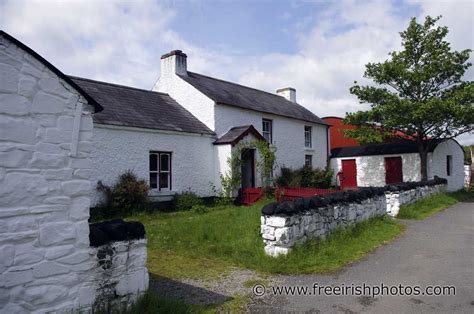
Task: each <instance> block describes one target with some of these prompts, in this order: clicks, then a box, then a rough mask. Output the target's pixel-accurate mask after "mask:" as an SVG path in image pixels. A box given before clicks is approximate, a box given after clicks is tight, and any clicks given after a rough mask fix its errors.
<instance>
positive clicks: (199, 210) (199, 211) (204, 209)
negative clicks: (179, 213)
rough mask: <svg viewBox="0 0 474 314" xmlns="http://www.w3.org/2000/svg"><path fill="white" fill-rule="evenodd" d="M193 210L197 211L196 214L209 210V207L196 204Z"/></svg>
mask: <svg viewBox="0 0 474 314" xmlns="http://www.w3.org/2000/svg"><path fill="white" fill-rule="evenodd" d="M191 211H192V212H194V213H196V214H205V213H207V212H208V211H209V208H208V207H206V206H204V205H194V206H193V207H192V208H191Z"/></svg>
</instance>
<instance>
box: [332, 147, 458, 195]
mask: <svg viewBox="0 0 474 314" xmlns="http://www.w3.org/2000/svg"><path fill="white" fill-rule="evenodd" d="M330 163H331V167H332V169H333V170H334V172H335V173H337V172H339V171H341V172H342V174H343V177H344V183H343V184H344V187H347V188H355V187H368V186H384V185H386V184H392V183H399V182H409V181H412V182H416V181H420V180H421V163H420V156H419V154H418V148H417V145H416V143H414V142H411V141H404V142H396V143H385V144H369V145H362V146H349V147H339V148H333V149H331V162H330ZM463 164H464V152H463V149H462V147H461V145H459V143H458V142H456V141H455V140H452V139H448V140H444V141H436V142H435V141H433V143H432V145H431V149H430V152H429V153H428V179H433V178H434V176H438V177H441V178H445V179H447V180H448V186H447V190H448V191H457V190H459V189H462V188H463V181H464V170H463V169H464V168H463Z"/></svg>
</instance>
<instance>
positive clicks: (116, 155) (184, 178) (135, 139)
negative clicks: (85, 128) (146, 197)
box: [91, 124, 215, 205]
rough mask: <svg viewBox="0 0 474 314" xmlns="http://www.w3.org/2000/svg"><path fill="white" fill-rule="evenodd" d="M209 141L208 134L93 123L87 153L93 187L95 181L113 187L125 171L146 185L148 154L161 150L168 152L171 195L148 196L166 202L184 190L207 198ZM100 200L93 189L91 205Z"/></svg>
mask: <svg viewBox="0 0 474 314" xmlns="http://www.w3.org/2000/svg"><path fill="white" fill-rule="evenodd" d="M213 140H214V139H213V138H212V137H211V136H208V135H206V136H204V135H199V134H191V133H179V132H164V131H159V130H146V129H137V128H127V127H113V126H107V125H100V124H96V129H95V131H94V146H93V148H92V153H91V156H92V160H93V169H94V171H93V178H92V179H93V187H94V188H95V186H96V183H97V181H98V180H102V182H103V183H104V184H106V185H112V184H114V183H115V182H116V180H117V178H118V176H119V175H120V174H122V173H123V172H125V171H126V170H128V169H130V170H132V171H133V172H134V173H135V174H136V175H137V176H138V177H139V178H142V179H145V180H146V181H147V182H148V183H149V159H148V158H149V152H150V151H165V152H172V170H171V171H172V192H171V193H170V192H164V191H163V192H158V191H153V190H152V192H151V195H152V196H157V197H161V199H162V200H163V197H165V196H168V197H167V198H165V199H169V195H171V194H174V193H175V192H183V191H187V190H191V191H193V192H195V193H197V194H198V195H200V196H211V195H213V193H212V184H214V179H215V178H214V177H215V166H214V165H215V164H214V145H213V144H212V143H213ZM100 200H101V194H100V193H99V192H97V191H96V190H95V189H94V191H93V195H92V203H93V205H96V204H97V203H98V202H99V201H100Z"/></svg>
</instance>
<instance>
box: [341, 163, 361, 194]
mask: <svg viewBox="0 0 474 314" xmlns="http://www.w3.org/2000/svg"><path fill="white" fill-rule="evenodd" d="M342 174H343V180H344V183H343V185H344V188H356V187H357V168H356V161H355V159H348V160H343V161H342Z"/></svg>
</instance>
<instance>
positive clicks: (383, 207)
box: [260, 179, 446, 257]
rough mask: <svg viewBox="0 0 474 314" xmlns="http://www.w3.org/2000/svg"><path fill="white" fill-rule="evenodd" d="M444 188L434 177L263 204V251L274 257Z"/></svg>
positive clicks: (393, 213)
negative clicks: (426, 179)
mask: <svg viewBox="0 0 474 314" xmlns="http://www.w3.org/2000/svg"><path fill="white" fill-rule="evenodd" d="M445 188H446V180H443V179H436V180H431V181H428V182H410V183H403V184H398V185H390V186H387V187H381V188H363V189H360V190H358V191H347V192H336V193H333V194H328V195H325V196H324V197H320V196H314V197H311V198H304V199H298V200H295V201H287V202H283V203H281V204H276V203H271V204H268V205H266V206H265V207H263V208H262V216H261V227H260V233H261V235H262V238H263V241H264V243H265V253H266V254H267V255H270V256H274V257H276V256H278V255H281V254H287V253H288V252H289V251H290V250H291V248H292V247H293V246H295V245H296V244H299V243H303V242H305V241H306V240H308V239H311V238H317V237H325V236H327V235H329V234H330V233H331V232H333V231H334V230H335V229H336V228H339V227H341V228H344V227H346V226H349V225H352V224H356V223H359V222H362V221H364V220H367V219H369V218H372V217H377V216H383V215H385V214H389V215H392V216H395V215H396V213H398V209H399V207H400V205H404V204H409V203H412V202H415V201H417V200H420V199H422V198H424V197H427V196H429V195H432V194H434V193H439V192H442V191H444V190H445Z"/></svg>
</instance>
